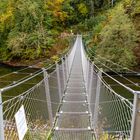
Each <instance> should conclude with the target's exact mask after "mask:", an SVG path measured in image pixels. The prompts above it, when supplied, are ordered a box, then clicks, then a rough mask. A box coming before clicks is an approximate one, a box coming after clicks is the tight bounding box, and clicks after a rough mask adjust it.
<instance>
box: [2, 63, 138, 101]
mask: <svg viewBox="0 0 140 140" xmlns="http://www.w3.org/2000/svg"><path fill="white" fill-rule="evenodd" d="M17 70H18V71H19V72H18V73H12V72H14V71H17ZM38 71H39V69H35V68H28V69H23V67H10V66H7V65H2V64H0V88H3V87H5V86H8V85H10V84H12V83H15V82H18V81H20V80H21V79H24V78H26V77H29V76H30V75H32V74H34V73H36V72H38ZM9 73H11V74H9ZM5 74H8V75H7V76H4V77H3V75H5ZM123 76H124V77H126V78H128V79H129V80H131V81H133V82H134V83H136V84H137V85H138V86H135V85H134V84H132V83H130V82H129V81H127V80H126V79H124V78H123V77H121V76H118V75H113V77H114V78H115V79H117V80H118V81H120V82H121V83H123V84H125V85H126V86H128V87H130V88H132V89H134V90H140V87H139V86H140V75H132V74H124V75H123ZM103 77H104V79H105V80H106V81H107V83H108V84H109V85H110V86H111V87H112V88H113V89H114V90H115V91H116V92H117V93H119V94H120V95H122V96H123V97H125V98H128V99H129V100H133V94H132V93H130V92H129V91H127V90H126V89H124V88H123V87H122V86H120V85H118V83H116V82H115V81H113V80H112V79H110V78H108V77H106V76H104V75H103ZM42 78H43V74H40V75H38V76H36V77H35V78H33V79H31V80H29V81H28V82H26V83H23V84H21V85H20V86H17V87H16V88H14V89H12V90H9V91H7V92H5V93H4V94H3V98H4V100H6V99H9V98H11V97H10V96H16V95H19V94H21V93H22V92H24V91H26V90H27V89H29V88H30V87H32V86H34V85H35V84H36V83H38V82H39V81H40V80H41V79H42Z"/></svg>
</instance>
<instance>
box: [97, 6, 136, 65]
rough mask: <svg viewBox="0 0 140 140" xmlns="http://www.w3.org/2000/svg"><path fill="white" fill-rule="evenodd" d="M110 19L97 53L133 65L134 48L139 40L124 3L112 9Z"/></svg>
mask: <svg viewBox="0 0 140 140" xmlns="http://www.w3.org/2000/svg"><path fill="white" fill-rule="evenodd" d="M109 19H110V21H109V23H108V25H106V26H105V27H104V28H103V30H102V31H101V33H100V39H101V41H100V43H99V45H98V49H97V55H102V56H103V57H105V58H106V59H109V60H112V61H113V62H116V63H118V64H121V65H122V66H124V67H131V66H133V65H134V63H135V57H134V54H133V48H134V47H136V40H137V33H136V31H135V29H134V26H133V24H132V22H131V20H130V19H129V17H128V15H127V14H125V10H124V8H123V6H122V5H118V6H117V7H116V8H115V9H114V10H111V12H110V13H109Z"/></svg>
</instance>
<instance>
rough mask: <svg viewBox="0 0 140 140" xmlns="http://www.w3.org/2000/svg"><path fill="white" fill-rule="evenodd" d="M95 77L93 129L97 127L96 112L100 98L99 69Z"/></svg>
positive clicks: (100, 73)
mask: <svg viewBox="0 0 140 140" xmlns="http://www.w3.org/2000/svg"><path fill="white" fill-rule="evenodd" d="M97 75H98V77H97V87H96V98H95V108H94V116H93V127H94V129H96V128H98V112H99V99H100V90H101V80H100V78H101V76H102V72H101V70H100V71H99V72H98V74H97Z"/></svg>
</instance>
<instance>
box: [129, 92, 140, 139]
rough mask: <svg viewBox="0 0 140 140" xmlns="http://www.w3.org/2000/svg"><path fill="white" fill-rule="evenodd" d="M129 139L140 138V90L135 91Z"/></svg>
mask: <svg viewBox="0 0 140 140" xmlns="http://www.w3.org/2000/svg"><path fill="white" fill-rule="evenodd" d="M133 105H134V106H133V115H132V122H131V132H130V140H139V139H140V91H135V93H134V101H133Z"/></svg>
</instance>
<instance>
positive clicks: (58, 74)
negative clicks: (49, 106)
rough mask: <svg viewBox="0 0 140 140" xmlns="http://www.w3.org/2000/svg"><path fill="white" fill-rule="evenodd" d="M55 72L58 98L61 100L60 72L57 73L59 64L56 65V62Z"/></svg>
mask: <svg viewBox="0 0 140 140" xmlns="http://www.w3.org/2000/svg"><path fill="white" fill-rule="evenodd" d="M56 73H57V83H58V93H59V100H60V101H61V98H62V91H61V81H60V73H59V65H58V63H56Z"/></svg>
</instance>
